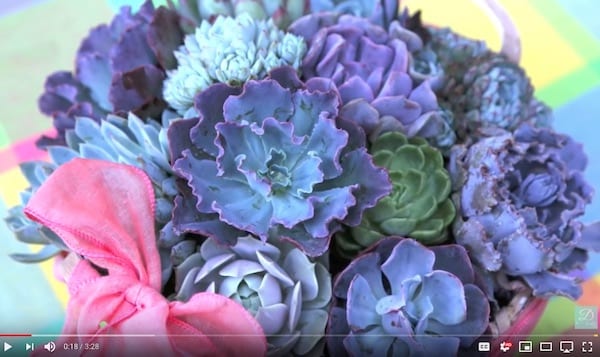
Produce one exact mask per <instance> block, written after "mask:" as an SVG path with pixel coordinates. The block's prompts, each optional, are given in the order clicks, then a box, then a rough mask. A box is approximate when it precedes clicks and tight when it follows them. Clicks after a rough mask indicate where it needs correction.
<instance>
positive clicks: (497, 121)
mask: <svg viewBox="0 0 600 357" xmlns="http://www.w3.org/2000/svg"><path fill="white" fill-rule="evenodd" d="M459 88H462V89H464V90H465V92H464V94H463V96H462V97H461V98H462V103H461V104H462V108H461V109H462V110H463V111H464V114H462V115H457V116H458V118H457V124H458V125H459V130H461V129H462V128H460V127H462V126H466V127H467V130H469V132H470V133H476V132H477V129H479V128H487V127H494V128H501V129H506V130H509V131H513V130H515V129H516V128H517V127H518V126H519V125H520V124H522V123H524V122H529V123H531V124H533V125H535V126H548V125H549V124H550V120H551V116H550V109H549V108H547V107H546V108H545V109H544V107H542V105H543V104H542V103H540V102H539V101H537V100H535V98H534V97H533V86H532V85H531V83H530V82H529V78H528V77H527V74H526V73H525V71H524V70H523V68H521V67H520V66H519V65H517V64H515V63H513V62H511V61H510V60H508V59H507V58H505V57H504V56H502V55H495V54H494V55H490V56H485V57H483V58H482V59H479V60H478V61H476V62H475V64H474V65H473V66H472V67H471V68H470V69H469V70H468V71H467V73H465V75H464V77H463V81H462V85H461V86H459Z"/></svg>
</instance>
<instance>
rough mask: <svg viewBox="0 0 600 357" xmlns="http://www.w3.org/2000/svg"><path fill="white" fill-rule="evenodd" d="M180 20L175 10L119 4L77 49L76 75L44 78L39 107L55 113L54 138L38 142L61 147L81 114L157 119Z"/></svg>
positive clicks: (179, 33)
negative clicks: (134, 8) (108, 20)
mask: <svg viewBox="0 0 600 357" xmlns="http://www.w3.org/2000/svg"><path fill="white" fill-rule="evenodd" d="M179 21H180V19H179V16H178V15H177V13H176V12H174V11H172V10H169V9H167V8H165V7H159V8H157V9H155V8H154V6H153V5H152V1H146V2H145V3H144V4H143V5H142V6H141V8H140V9H139V11H138V12H137V13H135V14H132V13H131V10H130V8H129V7H123V8H122V9H121V11H120V12H119V13H118V14H117V15H116V16H115V17H114V18H113V20H112V22H111V23H110V25H100V26H98V27H96V28H94V29H92V30H91V31H90V33H89V35H88V36H87V37H86V38H85V39H84V40H83V41H82V43H81V45H80V47H79V50H78V51H77V57H76V60H75V66H76V69H75V73H71V72H68V71H60V72H56V73H54V74H52V75H50V76H49V77H48V79H47V80H46V84H45V92H44V94H43V95H42V96H41V97H40V99H39V108H40V110H41V111H42V112H43V113H44V114H47V115H49V116H52V117H53V121H54V122H53V125H54V127H55V128H56V130H57V132H58V136H57V137H55V138H51V137H47V136H44V137H42V138H41V139H40V140H39V141H38V145H39V146H42V147H46V146H49V145H65V139H64V133H65V131H66V130H67V129H71V128H73V127H74V126H75V121H76V120H77V118H78V117H82V116H83V117H91V118H94V119H95V120H96V121H99V120H101V119H102V118H103V117H105V116H106V114H109V113H117V114H119V115H121V116H126V115H127V113H128V112H133V113H134V114H136V115H138V116H139V117H142V118H153V119H158V120H160V117H161V113H162V112H163V110H164V109H165V108H166V103H165V101H164V100H163V99H162V83H163V80H164V78H165V76H166V74H165V71H166V70H167V69H171V68H173V67H174V66H175V65H176V62H175V57H174V56H173V51H174V50H175V49H176V48H177V47H178V46H179V45H180V44H181V42H182V40H183V32H182V31H181V28H180V24H179Z"/></svg>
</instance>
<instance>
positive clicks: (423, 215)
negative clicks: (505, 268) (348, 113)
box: [336, 132, 456, 258]
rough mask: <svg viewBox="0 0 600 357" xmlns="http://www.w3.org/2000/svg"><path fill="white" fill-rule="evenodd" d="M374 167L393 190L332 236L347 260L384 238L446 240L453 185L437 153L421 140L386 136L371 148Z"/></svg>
mask: <svg viewBox="0 0 600 357" xmlns="http://www.w3.org/2000/svg"><path fill="white" fill-rule="evenodd" d="M370 152H371V154H372V155H373V161H374V163H375V165H378V166H380V167H384V168H386V169H387V170H388V171H389V175H390V180H391V181H392V192H391V193H390V194H389V195H388V196H386V197H384V198H382V199H381V200H380V201H379V202H378V203H377V205H376V206H375V207H373V208H371V209H369V210H367V211H366V212H365V216H364V218H363V220H362V222H361V224H360V225H359V226H357V227H351V228H348V230H346V231H345V232H343V233H340V234H338V236H336V245H337V248H338V250H339V252H340V254H341V255H342V256H344V257H346V258H352V257H354V256H356V254H357V253H358V252H360V251H361V250H363V249H364V248H366V247H368V246H370V245H372V244H373V243H375V242H377V241H379V240H380V239H382V238H383V237H386V236H392V235H397V236H404V237H411V238H414V239H416V240H418V241H420V242H421V243H423V244H438V243H442V242H444V241H445V240H446V239H447V228H448V226H449V225H450V223H452V221H453V220H454V217H455V214H456V211H455V208H454V205H453V203H452V201H451V200H450V197H449V196H450V191H451V186H452V184H451V181H450V176H449V174H448V172H447V171H446V169H445V168H444V159H443V157H442V154H441V152H440V151H438V150H437V149H435V148H433V147H432V146H430V145H429V144H428V143H427V141H425V139H423V138H420V137H413V138H410V139H408V138H406V137H405V136H404V135H403V134H402V133H399V132H388V133H385V134H383V135H381V136H380V137H379V138H377V139H376V140H375V141H374V142H373V145H372V146H371V150H370Z"/></svg>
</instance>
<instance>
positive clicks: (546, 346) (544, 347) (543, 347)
mask: <svg viewBox="0 0 600 357" xmlns="http://www.w3.org/2000/svg"><path fill="white" fill-rule="evenodd" d="M539 348H540V352H552V342H551V341H542V342H540V347H539Z"/></svg>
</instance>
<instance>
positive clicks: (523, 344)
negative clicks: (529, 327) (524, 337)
mask: <svg viewBox="0 0 600 357" xmlns="http://www.w3.org/2000/svg"><path fill="white" fill-rule="evenodd" d="M519 352H525V353H527V352H533V342H531V341H519Z"/></svg>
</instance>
